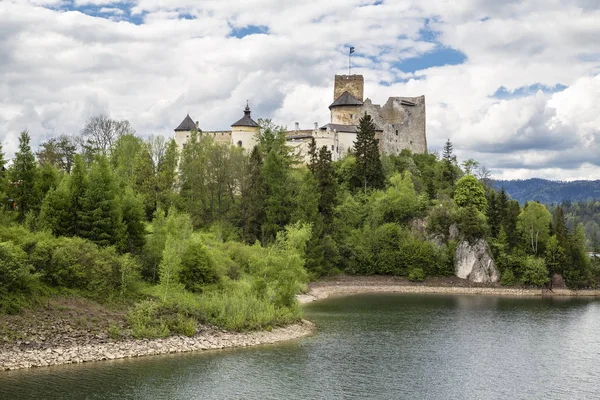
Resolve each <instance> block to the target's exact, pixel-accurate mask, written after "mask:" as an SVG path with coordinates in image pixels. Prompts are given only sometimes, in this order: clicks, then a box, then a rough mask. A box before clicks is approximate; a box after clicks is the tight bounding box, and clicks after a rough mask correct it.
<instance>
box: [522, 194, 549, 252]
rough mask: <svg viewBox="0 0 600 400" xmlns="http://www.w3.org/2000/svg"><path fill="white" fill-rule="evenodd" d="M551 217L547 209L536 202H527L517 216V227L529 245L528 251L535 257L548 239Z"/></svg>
mask: <svg viewBox="0 0 600 400" xmlns="http://www.w3.org/2000/svg"><path fill="white" fill-rule="evenodd" d="M551 218H552V217H551V215H550V212H549V211H548V209H547V208H546V207H545V206H544V205H542V204H540V203H536V202H528V203H527V204H526V205H525V207H524V208H523V211H521V214H519V218H518V222H517V227H518V229H519V231H520V232H521V234H522V235H523V236H524V237H525V238H526V240H527V242H528V243H529V250H530V251H531V253H532V254H534V255H537V254H538V251H539V250H540V247H542V248H543V247H544V246H545V244H546V241H547V240H548V238H549V227H550V221H551Z"/></svg>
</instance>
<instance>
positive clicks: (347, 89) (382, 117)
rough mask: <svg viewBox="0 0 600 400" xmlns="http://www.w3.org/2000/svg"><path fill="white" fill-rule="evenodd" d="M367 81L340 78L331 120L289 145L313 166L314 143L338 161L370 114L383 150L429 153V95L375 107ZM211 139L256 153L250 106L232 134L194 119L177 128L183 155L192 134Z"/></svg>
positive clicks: (292, 135)
mask: <svg viewBox="0 0 600 400" xmlns="http://www.w3.org/2000/svg"><path fill="white" fill-rule="evenodd" d="M363 95H364V78H363V76H362V75H336V76H335V81H334V88H333V103H331V105H330V106H329V110H330V112H331V121H330V122H329V123H328V124H325V125H324V126H321V127H319V125H318V123H316V122H315V124H314V128H313V129H305V130H300V127H299V124H298V123H297V122H296V124H295V129H294V130H289V131H287V132H286V138H287V143H288V145H289V146H290V147H291V148H292V149H294V152H295V153H296V154H298V155H299V156H300V157H301V158H303V159H304V161H305V162H307V161H308V157H309V156H308V146H309V144H310V142H311V141H312V140H313V139H314V140H315V142H316V145H317V148H321V147H322V146H326V147H327V148H328V149H329V150H330V151H331V153H332V159H333V160H339V159H341V158H342V157H343V156H344V155H346V154H347V153H348V151H350V150H351V149H352V146H353V143H354V142H355V141H356V133H357V130H358V124H359V120H360V118H361V117H362V116H363V115H365V114H368V115H370V116H371V118H372V119H373V122H374V123H375V129H376V137H377V139H379V150H380V151H381V152H383V153H386V154H398V153H400V152H401V151H402V150H404V149H409V150H411V151H412V152H413V153H426V152H427V137H426V128H425V96H419V97H390V98H389V99H388V101H387V102H386V103H385V104H384V105H383V106H381V105H378V104H373V102H372V101H371V100H370V99H368V98H367V99H364V100H363ZM194 130H195V131H198V132H199V133H200V134H201V135H203V136H210V137H212V138H213V139H214V140H215V141H216V142H219V143H225V144H231V145H235V146H240V147H242V148H244V149H245V150H248V151H249V150H251V149H252V148H253V147H254V146H255V145H256V136H257V134H258V130H259V126H258V123H256V121H254V120H253V119H252V117H251V112H250V107H249V106H248V104H246V108H245V109H244V116H243V117H242V118H241V119H240V120H238V121H236V122H234V123H233V124H232V125H231V130H230V131H202V130H201V129H200V127H199V124H198V122H194V121H193V120H192V118H190V116H189V114H188V115H187V116H186V117H185V119H184V120H183V121H182V122H181V124H179V126H178V127H177V128H175V142H176V143H177V145H178V147H179V149H180V150H181V149H182V148H183V146H184V145H185V143H186V142H187V140H188V139H189V137H190V134H191V132H192V131H194Z"/></svg>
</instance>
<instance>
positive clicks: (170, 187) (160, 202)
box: [156, 139, 179, 210]
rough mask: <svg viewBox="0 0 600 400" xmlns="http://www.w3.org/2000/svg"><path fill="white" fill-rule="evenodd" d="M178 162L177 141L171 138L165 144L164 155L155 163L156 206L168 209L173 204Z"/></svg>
mask: <svg viewBox="0 0 600 400" xmlns="http://www.w3.org/2000/svg"><path fill="white" fill-rule="evenodd" d="M178 162H179V154H178V151H177V143H175V140H174V139H171V140H170V141H169V143H168V144H167V150H166V151H165V155H164V157H162V159H161V160H159V161H158V163H157V165H156V170H157V172H156V173H157V177H156V186H157V188H156V190H157V192H158V194H157V208H159V207H160V208H162V209H163V210H168V209H169V208H170V207H171V205H172V204H173V197H174V192H173V191H174V188H175V181H176V177H177V163H178Z"/></svg>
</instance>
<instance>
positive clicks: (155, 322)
mask: <svg viewBox="0 0 600 400" xmlns="http://www.w3.org/2000/svg"><path fill="white" fill-rule="evenodd" d="M159 308H160V307H159V305H158V303H157V302H155V301H153V300H144V301H141V302H139V303H136V304H135V306H134V307H133V309H132V310H130V311H129V313H128V315H127V322H129V325H130V326H131V331H132V334H133V336H134V337H136V338H138V339H139V338H159V337H167V336H169V328H168V327H167V324H166V322H165V320H164V319H163V318H162V317H161V316H160V315H159Z"/></svg>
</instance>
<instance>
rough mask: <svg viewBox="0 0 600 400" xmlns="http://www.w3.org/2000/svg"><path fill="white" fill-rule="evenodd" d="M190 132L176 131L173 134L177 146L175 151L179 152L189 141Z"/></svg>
mask: <svg viewBox="0 0 600 400" xmlns="http://www.w3.org/2000/svg"><path fill="white" fill-rule="evenodd" d="M191 134H192V132H191V131H178V132H175V143H176V144H177V150H179V152H181V150H182V149H183V145H184V144H186V143H187V141H188V140H189V139H190V136H191Z"/></svg>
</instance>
